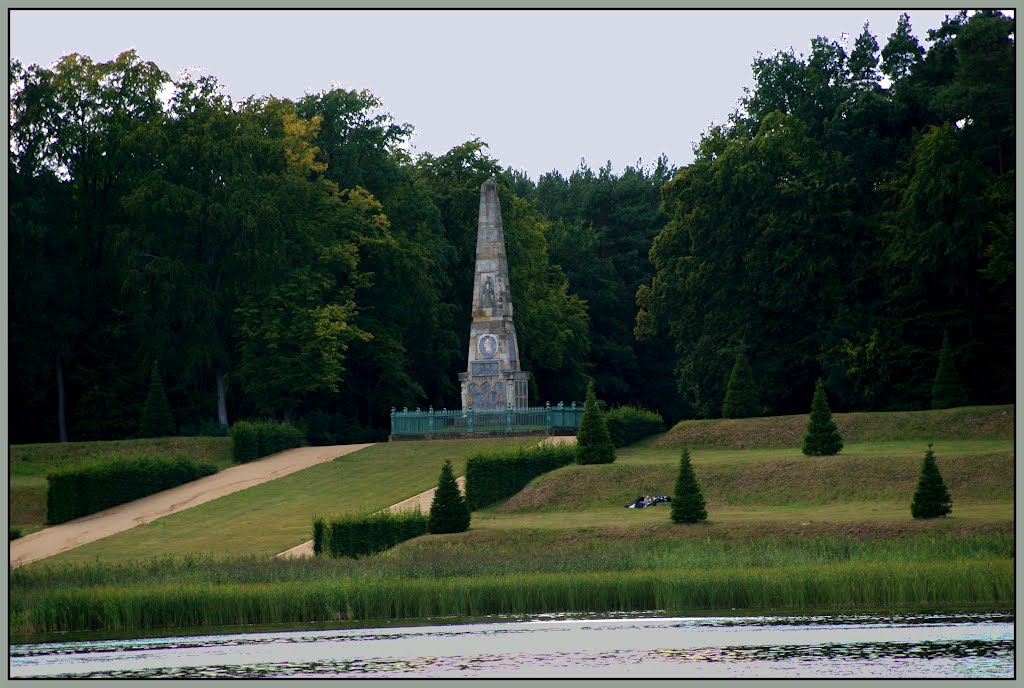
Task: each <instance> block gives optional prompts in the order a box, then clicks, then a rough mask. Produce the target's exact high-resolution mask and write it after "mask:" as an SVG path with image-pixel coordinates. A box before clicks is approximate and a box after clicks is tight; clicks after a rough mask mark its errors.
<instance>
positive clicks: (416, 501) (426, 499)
mask: <svg viewBox="0 0 1024 688" xmlns="http://www.w3.org/2000/svg"><path fill="white" fill-rule="evenodd" d="M575 442H576V437H575V436H572V435H554V436H552V437H548V438H547V439H544V440H542V441H541V442H540V443H541V444H575ZM456 482H458V484H459V489H461V490H462V493H463V494H465V493H466V477H465V476H462V475H460V476H459V477H458V478H456ZM436 491H437V488H436V487H432V488H430V489H429V490H427V491H426V492H420V493H419V494H418V495H416V496H415V497H409V499H405V500H402V501H401V502H399V503H398V504H392V505H391V506H389V507H388V511H392V512H394V511H403V510H405V509H415V508H416V507H417V506H418V507H419V508H420V511H422V512H423V513H427V512H428V511H430V505H431V504H432V503H433V502H434V492H436ZM311 556H313V541H312V540H307V541H306V542H303V543H302V544H301V545H296V546H295V547H292V548H291V549H288V550H285V551H284V552H281V553H280V554H278V555H277V557H278V558H284V559H298V558H301V557H311Z"/></svg>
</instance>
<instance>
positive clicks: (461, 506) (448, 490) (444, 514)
mask: <svg viewBox="0 0 1024 688" xmlns="http://www.w3.org/2000/svg"><path fill="white" fill-rule="evenodd" d="M469 518H470V517H469V506H468V505H467V504H466V498H465V497H464V496H463V495H462V492H461V491H460V490H459V484H458V483H457V482H456V481H455V473H454V472H453V471H452V462H451V461H445V462H444V466H442V467H441V476H440V477H439V478H438V479H437V490H436V491H435V492H434V501H433V502H431V504H430V520H429V521H428V523H427V530H428V531H429V532H431V533H461V532H463V531H466V530H469Z"/></svg>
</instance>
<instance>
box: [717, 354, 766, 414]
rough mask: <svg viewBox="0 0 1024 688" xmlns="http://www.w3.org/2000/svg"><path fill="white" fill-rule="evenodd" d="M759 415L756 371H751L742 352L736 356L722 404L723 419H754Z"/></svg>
mask: <svg viewBox="0 0 1024 688" xmlns="http://www.w3.org/2000/svg"><path fill="white" fill-rule="evenodd" d="M756 415H758V402H757V385H755V384H754V371H752V370H751V369H750V363H749V362H748V361H747V356H746V354H744V353H743V352H742V351H741V352H739V353H738V354H736V363H734V364H733V366H732V373H731V374H730V375H729V383H728V386H727V387H726V389H725V401H724V402H723V403H722V417H723V418H753V417H754V416H756Z"/></svg>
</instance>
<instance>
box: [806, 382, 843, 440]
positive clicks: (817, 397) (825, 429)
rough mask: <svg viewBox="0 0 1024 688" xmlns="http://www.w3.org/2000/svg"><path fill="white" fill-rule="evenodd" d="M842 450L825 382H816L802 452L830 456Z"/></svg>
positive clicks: (840, 437) (840, 438)
mask: <svg viewBox="0 0 1024 688" xmlns="http://www.w3.org/2000/svg"><path fill="white" fill-rule="evenodd" d="M842 448H843V438H842V436H841V435H840V434H839V428H838V427H836V423H835V421H834V420H832V411H831V410H830V409H829V407H828V397H827V396H825V381H824V380H820V379H819V380H818V384H817V385H816V386H815V388H814V398H813V399H811V418H810V420H809V421H808V422H807V434H806V435H804V446H803V452H804V454H806V455H807V456H832V455H833V454H838V453H839V450H840V449H842Z"/></svg>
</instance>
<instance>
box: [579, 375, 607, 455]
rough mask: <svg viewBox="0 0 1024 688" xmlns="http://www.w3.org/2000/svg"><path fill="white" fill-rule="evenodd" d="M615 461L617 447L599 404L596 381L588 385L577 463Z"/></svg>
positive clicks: (581, 421) (581, 422)
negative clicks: (595, 389)
mask: <svg viewBox="0 0 1024 688" xmlns="http://www.w3.org/2000/svg"><path fill="white" fill-rule="evenodd" d="M613 461H615V446H614V445H613V444H612V436H611V434H610V433H609V432H608V424H607V423H606V422H605V419H604V412H603V411H601V406H600V405H599V404H598V403H597V396H596V394H595V393H594V381H593V380H591V381H590V384H588V385H587V407H586V410H585V411H584V412H583V417H582V418H581V419H580V429H579V430H578V431H577V432H576V463H578V464H591V463H611V462H613Z"/></svg>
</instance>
